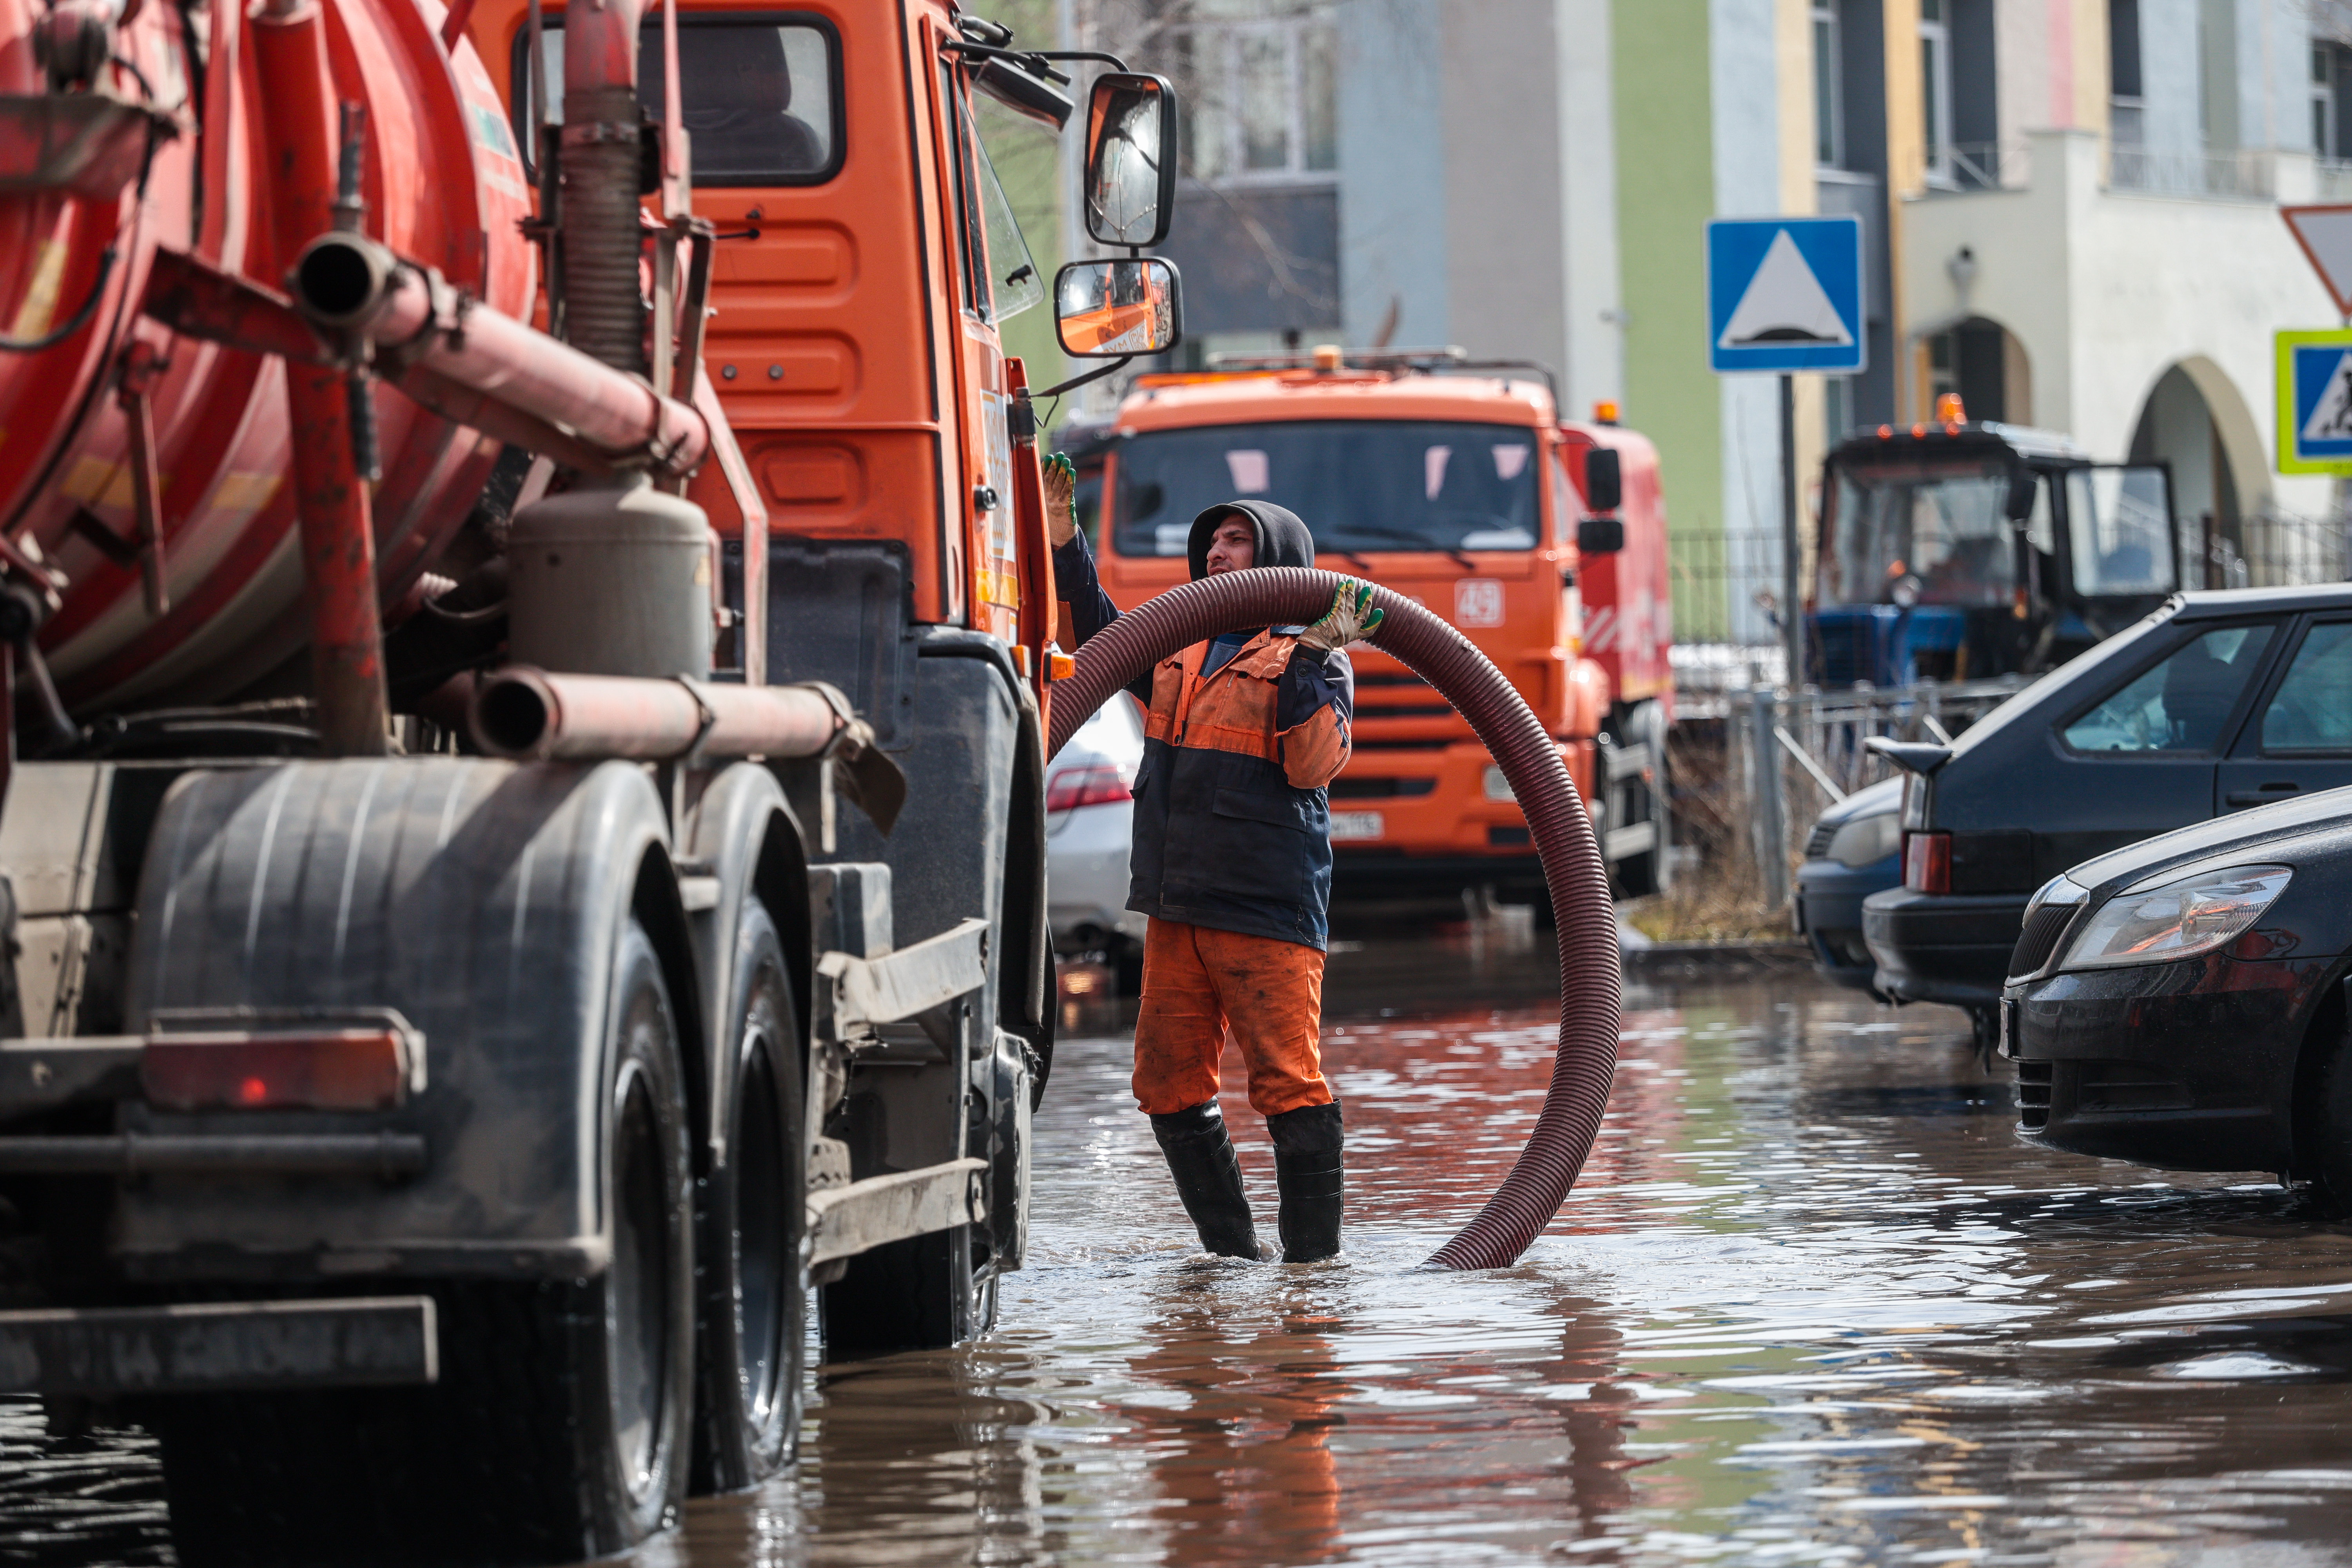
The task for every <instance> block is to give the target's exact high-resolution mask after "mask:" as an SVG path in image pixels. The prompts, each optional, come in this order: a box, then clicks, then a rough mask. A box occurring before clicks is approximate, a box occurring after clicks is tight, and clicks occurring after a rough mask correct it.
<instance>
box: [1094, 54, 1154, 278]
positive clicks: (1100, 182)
mask: <svg viewBox="0 0 2352 1568" xmlns="http://www.w3.org/2000/svg"><path fill="white" fill-rule="evenodd" d="M1086 171H1087V173H1086V201H1087V233H1088V234H1090V235H1092V236H1094V237H1095V238H1096V240H1097V242H1099V243H1100V244H1103V245H1132V246H1136V247H1150V246H1154V245H1158V244H1159V243H1160V241H1161V240H1163V239H1165V238H1167V237H1168V226H1169V224H1170V222H1171V220H1172V219H1173V218H1174V217H1175V216H1176V89H1174V88H1172V87H1171V86H1169V85H1168V79H1167V78H1165V77H1158V76H1143V75H1139V74H1137V73H1135V72H1131V71H1116V72H1113V73H1111V74H1110V75H1108V76H1099V77H1097V78H1096V79H1095V84H1094V90H1093V92H1092V94H1091V95H1090V96H1089V97H1088V98H1087V164H1086Z"/></svg>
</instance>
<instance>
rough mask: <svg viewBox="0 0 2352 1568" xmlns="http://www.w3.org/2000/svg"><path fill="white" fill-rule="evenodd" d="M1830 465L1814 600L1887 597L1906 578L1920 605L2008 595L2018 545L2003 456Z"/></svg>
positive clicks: (1984, 601)
mask: <svg viewBox="0 0 2352 1568" xmlns="http://www.w3.org/2000/svg"><path fill="white" fill-rule="evenodd" d="M1835 473H1836V483H1835V484H1834V486H1833V487H1832V493H1831V497H1830V505H1829V509H1828V510H1827V511H1826V513H1825V514H1824V515H1823V517H1822V552H1821V569H1820V575H1819V579H1818V582H1817V584H1816V599H1817V602H1818V603H1819V604H1820V605H1822V606H1823V607H1825V608H1826V607H1829V606H1832V605H1883V604H1889V603H1893V602H1894V601H1895V588H1896V585H1897V584H1901V583H1903V582H1905V581H1906V579H1912V578H1916V580H1917V583H1918V590H1919V596H1918V601H1917V602H1918V603H1920V604H1925V605H1958V606H1962V607H1966V606H1970V605H1976V606H1988V605H2007V604H2009V603H2010V602H2011V597H2012V596H2013V595H2014V592H2015V590H2016V586H2017V549H2016V545H2015V544H2014V542H2012V538H2011V529H2010V524H2009V519H2008V516H2007V515H2006V510H2005V508H2006V505H2007V502H2008V500H2009V468H2008V466H2007V465H2006V464H2003V463H2000V462H1997V461H1995V462H1986V463H1970V464H1968V465H1966V466H1964V467H1955V466H1953V465H1951V464H1949V463H1936V464H1921V463H1890V464H1871V465H1867V466H1865V465H1863V464H1853V465H1843V464H1841V465H1840V466H1839V467H1838V468H1836V469H1835Z"/></svg>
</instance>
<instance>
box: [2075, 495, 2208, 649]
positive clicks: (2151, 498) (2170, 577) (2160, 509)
mask: <svg viewBox="0 0 2352 1568" xmlns="http://www.w3.org/2000/svg"><path fill="white" fill-rule="evenodd" d="M2065 504H2066V556H2067V571H2068V574H2069V577H2070V581H2071V584H2072V586H2073V589H2074V595H2075V596H2076V597H2077V598H2078V599H2079V600H2080V601H2081V609H2082V614H2083V618H2084V620H2085V621H2087V622H2089V623H2090V628H2091V632H2092V635H2093V636H2094V637H2112V636H2113V635H2114V634H2116V632H2119V631H2121V630H2123V628H2124V627H2125V626H2128V625H2130V624H2131V623H2132V622H2133V621H2136V620H2137V619H2138V618H2139V617H2140V616H2144V615H2146V614H2147V612H2148V611H2149V610H2150V609H2152V608H2154V607H2155V606H2156V605H2157V604H2158V603H2159V602H2160V601H2161V600H2162V599H2163V598H2164V596H2165V595H2168V594H2169V593H2171V592H2172V591H2173V590H2174V589H2176V588H2178V587H2179V586H2180V558H2179V537H2178V535H2177V534H2176V533H2175V531H2174V529H2173V525H2172V475H2171V470H2170V469H2169V468H2167V467H2166V466H2165V465H2163V464H2161V463H2094V464H2088V465H2085V466H2084V467H2082V468H2070V469H2068V470H2067V472H2066V503H2065Z"/></svg>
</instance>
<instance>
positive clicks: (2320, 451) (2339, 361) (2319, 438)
mask: <svg viewBox="0 0 2352 1568" xmlns="http://www.w3.org/2000/svg"><path fill="white" fill-rule="evenodd" d="M2278 471H2279V472H2280V473H2282V474H2352V331H2315V332H2281V333H2279V335H2278Z"/></svg>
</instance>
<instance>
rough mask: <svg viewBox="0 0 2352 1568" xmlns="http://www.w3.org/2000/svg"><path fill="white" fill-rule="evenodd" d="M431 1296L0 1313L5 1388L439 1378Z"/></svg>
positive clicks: (117, 1388) (206, 1388)
mask: <svg viewBox="0 0 2352 1568" xmlns="http://www.w3.org/2000/svg"><path fill="white" fill-rule="evenodd" d="M439 1376H440V1342H439V1336H438V1332H437V1331H436V1326H435V1321H434V1313H433V1298H432V1297H430V1296H377V1297H361V1298H353V1299H351V1300H329V1301H226V1302H215V1303H205V1304H202V1305H194V1306H170V1307H99V1308H82V1309H69V1308H50V1309H37V1310H29V1311H15V1312H0V1394H101V1395H102V1394H209V1393H225V1392H227V1391H230V1390H237V1389H277V1388H356V1387H370V1386H375V1387H381V1386H386V1385H394V1384H419V1383H432V1382H435V1381H436V1380H437V1379H438V1378H439Z"/></svg>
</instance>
